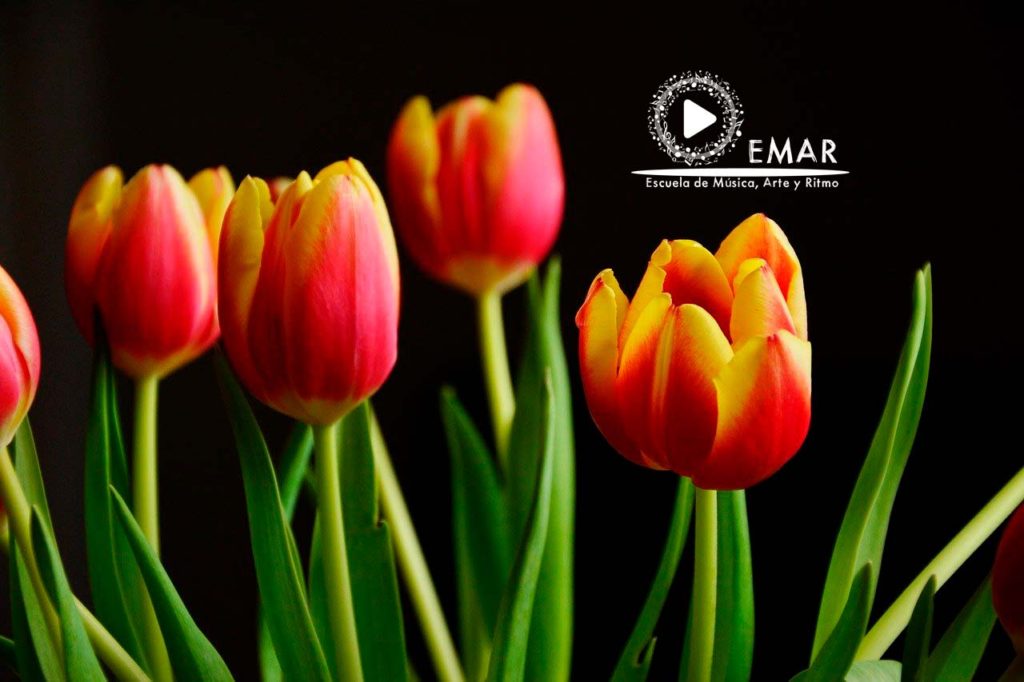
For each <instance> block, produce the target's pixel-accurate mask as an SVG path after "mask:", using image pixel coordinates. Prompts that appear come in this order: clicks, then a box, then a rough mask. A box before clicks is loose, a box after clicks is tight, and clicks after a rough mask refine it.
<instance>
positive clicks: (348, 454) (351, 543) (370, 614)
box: [339, 401, 409, 682]
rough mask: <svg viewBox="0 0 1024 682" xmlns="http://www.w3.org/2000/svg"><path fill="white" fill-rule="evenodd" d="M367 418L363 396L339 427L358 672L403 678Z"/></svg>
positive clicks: (389, 555) (391, 565)
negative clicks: (360, 666)
mask: <svg viewBox="0 0 1024 682" xmlns="http://www.w3.org/2000/svg"><path fill="white" fill-rule="evenodd" d="M370 420H371V417H370V403H369V402H368V401H364V402H363V403H362V404H361V405H360V406H359V407H357V408H356V409H354V410H353V411H352V412H350V413H349V414H348V416H346V417H345V418H344V420H343V421H342V422H341V425H340V429H339V438H340V441H341V443H340V446H341V447H340V449H339V450H340V453H341V500H342V508H343V511H344V516H343V519H344V522H345V546H346V550H347V553H348V557H349V570H350V576H349V577H350V581H351V585H352V605H353V608H354V610H355V616H356V626H357V627H356V629H357V632H358V634H359V655H360V659H361V661H362V666H363V674H364V675H365V677H366V679H367V680H369V682H377V681H380V682H392V681H394V682H398V681H399V680H404V679H406V676H407V674H408V671H409V665H408V662H407V660H406V655H405V632H404V629H403V623H402V604H401V599H400V597H399V594H398V574H397V572H396V570H395V556H394V552H393V551H392V548H391V534H390V531H389V529H388V525H387V523H385V521H384V520H383V519H382V518H381V513H380V501H379V499H378V491H379V489H380V486H379V485H378V484H377V473H376V470H375V468H374V452H373V447H374V446H373V439H372V437H371V425H370Z"/></svg>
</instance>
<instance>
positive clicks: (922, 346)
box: [812, 265, 932, 659]
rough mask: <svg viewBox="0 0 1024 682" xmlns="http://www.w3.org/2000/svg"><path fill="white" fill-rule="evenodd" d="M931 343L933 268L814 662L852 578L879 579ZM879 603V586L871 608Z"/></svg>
mask: <svg viewBox="0 0 1024 682" xmlns="http://www.w3.org/2000/svg"><path fill="white" fill-rule="evenodd" d="M931 345H932V281H931V266H929V265H925V267H924V268H923V269H922V270H920V271H918V273H917V277H916V278H915V280H914V302H913V312H912V314H911V322H910V329H909V331H908V332H907V337H906V341H905V342H904V344H903V351H902V353H901V354H900V360H899V364H898V365H897V367H896V375H895V377H894V378H893V382H892V387H891V388H890V390H889V398H888V400H887V401H886V404H885V410H884V411H883V413H882V419H881V421H880V422H879V424H878V429H877V430H876V431H875V435H874V438H873V439H872V441H871V447H870V448H869V450H868V454H867V457H866V459H865V461H864V465H863V467H862V468H861V471H860V475H859V476H858V478H857V484H856V486H855V487H854V490H853V495H852V496H851V497H850V502H849V505H848V506H847V508H846V514H845V516H844V517H843V523H842V526H841V527H840V529H839V536H838V538H837V539H836V545H835V549H834V550H833V552H832V559H831V562H830V563H829V568H828V576H827V577H826V579H825V590H824V593H823V594H822V599H821V608H820V610H819V612H818V623H817V626H816V628H815V634H814V647H813V653H812V659H813V658H814V656H815V655H817V653H818V651H819V650H820V649H821V647H822V646H823V645H824V642H825V640H826V639H827V638H828V636H829V635H830V634H831V632H832V629H833V627H835V625H836V622H837V621H838V619H839V614H840V613H841V611H842V608H843V604H845V603H846V602H847V596H848V595H849V593H850V590H851V586H852V583H853V578H854V576H855V575H856V574H857V572H858V571H860V570H861V569H862V567H863V566H864V565H865V564H867V563H869V562H870V563H871V564H873V565H874V567H875V569H874V570H875V575H876V576H877V575H878V573H879V571H880V568H881V563H882V550H883V549H884V547H885V537H886V534H887V532H888V528H889V516H890V514H891V513H892V506H893V502H894V501H895V499H896V491H897V489H898V487H899V484H900V479H901V478H902V477H903V470H904V469H905V468H906V465H907V458H908V457H909V455H910V450H911V447H912V446H913V444H914V437H915V435H916V433H917V425H918V422H919V421H920V418H921V410H922V408H923V406H924V396H925V389H926V388H927V385H928V365H929V361H930V358H931ZM873 602H874V587H872V588H871V590H870V592H869V594H868V606H869V610H870V606H871V604H872V603H873Z"/></svg>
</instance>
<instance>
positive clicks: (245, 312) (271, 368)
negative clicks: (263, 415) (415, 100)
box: [218, 159, 399, 425]
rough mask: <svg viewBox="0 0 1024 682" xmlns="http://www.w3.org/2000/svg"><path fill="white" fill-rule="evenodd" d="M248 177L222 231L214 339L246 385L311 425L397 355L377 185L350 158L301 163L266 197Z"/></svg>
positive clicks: (365, 390)
mask: <svg viewBox="0 0 1024 682" xmlns="http://www.w3.org/2000/svg"><path fill="white" fill-rule="evenodd" d="M271 197H272V192H271V188H270V186H268V184H267V183H266V182H264V181H263V180H261V179H259V178H252V177H247V178H246V179H245V180H243V181H242V183H241V185H240V186H239V188H238V192H237V194H236V195H235V198H234V200H233V201H232V203H231V206H230V207H229V209H228V212H227V215H226V217H225V220H224V229H223V232H222V234H221V251H220V254H221V259H220V268H219V274H218V279H219V295H220V306H221V307H220V315H221V327H222V330H223V340H224V346H225V348H226V350H227V355H228V358H229V359H230V361H231V364H232V366H233V367H234V369H235V371H236V373H237V374H238V376H239V377H240V378H241V379H242V382H243V383H244V384H245V385H246V387H247V388H248V389H249V391H250V392H251V393H252V394H253V395H255V396H256V397H257V398H258V399H259V400H261V401H263V402H265V403H267V404H268V405H270V406H271V407H273V408H275V409H277V410H278V411H280V412H283V413H285V414H287V415H290V416H292V417H294V418H296V419H299V420H301V421H304V422H306V423H309V424H318V425H327V424H331V423H333V422H335V421H337V420H338V419H339V418H341V417H342V416H344V415H345V414H346V413H347V412H349V411H350V410H351V409H352V408H353V407H355V406H356V405H357V404H358V403H359V402H361V401H362V400H363V399H365V398H367V397H369V396H370V395H371V394H373V393H374V392H375V391H376V390H377V389H378V388H379V387H380V385H381V384H382V383H383V382H384V380H385V379H386V378H387V376H388V374H389V373H390V372H391V369H392V367H393V366H394V364H395V358H396V355H397V348H398V347H397V337H398V306H399V278H398V256H397V251H396V248H395V239H394V234H393V233H392V230H391V222H390V220H389V218H388V213H387V208H386V207H385V205H384V200H383V198H382V196H381V193H380V190H378V189H377V185H376V184H375V183H374V181H373V179H372V178H371V177H370V175H369V173H367V171H366V169H365V168H364V167H363V165H362V164H361V163H360V162H359V161H356V160H355V159H349V160H348V161H339V162H337V163H334V164H332V165H330V166H328V167H326V168H324V169H323V170H321V171H320V172H319V173H318V174H317V175H316V176H315V177H310V176H309V174H308V173H306V172H303V173H301V174H299V176H298V177H297V178H296V179H295V181H294V182H292V183H291V184H290V185H288V187H287V188H286V189H284V190H283V191H282V192H281V194H280V197H279V198H278V200H277V202H276V203H275V202H273V201H272V199H271Z"/></svg>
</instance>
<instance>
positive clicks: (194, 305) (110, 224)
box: [64, 165, 234, 378]
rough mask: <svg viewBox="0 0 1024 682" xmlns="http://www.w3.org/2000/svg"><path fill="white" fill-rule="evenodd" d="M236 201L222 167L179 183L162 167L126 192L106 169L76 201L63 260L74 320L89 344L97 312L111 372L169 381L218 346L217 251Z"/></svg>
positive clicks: (115, 171)
mask: <svg viewBox="0 0 1024 682" xmlns="http://www.w3.org/2000/svg"><path fill="white" fill-rule="evenodd" d="M233 193H234V183H233V182H232V180H231V176H230V175H229V174H228V172H227V170H225V169H224V168H217V169H208V170H205V171H202V172H201V173H199V174H197V175H196V176H195V177H193V178H192V179H191V180H190V181H189V183H188V184H186V183H185V181H184V180H183V179H182V177H181V176H180V175H179V174H178V172H177V171H176V170H174V169H173V168H171V167H170V166H162V165H150V166H146V167H145V168H143V169H142V170H140V171H139V172H138V173H137V174H136V175H135V177H133V178H132V179H131V180H130V181H129V182H128V183H127V184H123V176H122V174H121V170H120V169H119V168H117V167H115V166H108V167H106V168H104V169H102V170H100V171H98V172H97V173H96V174H94V175H93V176H92V177H91V178H89V180H88V182H86V184H85V186H84V187H83V188H82V190H81V192H80V193H79V195H78V198H77V199H76V201H75V204H74V207H73V208H72V211H71V222H70V225H69V227H68V239H67V246H66V254H65V255H66V260H65V270H64V279H65V286H66V289H67V295H68V301H69V303H70V304H71V312H72V314H73V315H74V318H75V321H76V322H77V324H78V326H79V328H80V329H81V330H82V333H83V334H84V335H85V337H86V338H87V339H88V340H89V342H90V343H91V342H92V339H93V315H94V314H95V312H96V311H97V310H98V311H99V314H100V316H101V318H102V320H103V324H104V327H105V328H106V333H107V337H108V339H109V341H110V347H111V352H112V357H113V361H114V364H116V365H117V366H118V367H120V368H121V369H122V370H124V371H125V372H126V373H127V374H129V375H130V376H132V377H134V378H141V377H146V376H156V377H161V376H164V375H166V374H169V373H170V372H172V371H174V370H175V369H177V368H179V367H181V366H182V365H184V364H185V363H187V362H189V361H190V360H192V359H194V358H195V357H196V356H198V355H200V354H201V353H202V352H203V351H205V350H206V349H207V348H208V347H209V346H210V345H211V344H212V343H213V342H214V341H215V340H216V339H217V336H218V333H219V331H218V327H217V297H216V295H217V291H216V280H215V278H214V273H215V266H216V258H217V244H218V240H219V235H220V226H221V222H222V220H223V216H224V212H225V210H226V208H227V204H228V202H229V201H230V199H231V195H232V194H233Z"/></svg>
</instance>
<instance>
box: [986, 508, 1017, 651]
mask: <svg viewBox="0 0 1024 682" xmlns="http://www.w3.org/2000/svg"><path fill="white" fill-rule="evenodd" d="M1021 576H1024V507H1021V508H1020V509H1018V510H1017V511H1016V512H1015V513H1014V515H1013V517H1012V518H1011V519H1010V522H1009V523H1008V524H1007V526H1006V530H1004V531H1003V537H1002V539H1000V541H999V548H998V549H997V550H996V561H995V565H994V566H993V568H992V603H993V605H994V606H995V609H996V614H997V615H998V616H999V622H1000V623H1002V626H1003V629H1005V630H1006V632H1007V634H1009V635H1010V639H1011V640H1013V645H1014V647H1015V648H1016V650H1017V653H1018V654H1020V655H1022V656H1024V580H1022V579H1021Z"/></svg>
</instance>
